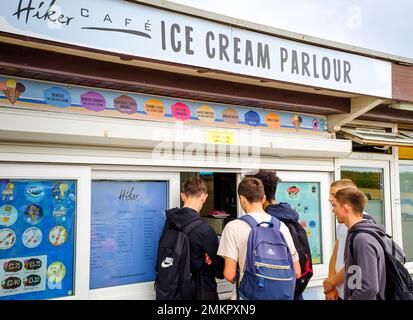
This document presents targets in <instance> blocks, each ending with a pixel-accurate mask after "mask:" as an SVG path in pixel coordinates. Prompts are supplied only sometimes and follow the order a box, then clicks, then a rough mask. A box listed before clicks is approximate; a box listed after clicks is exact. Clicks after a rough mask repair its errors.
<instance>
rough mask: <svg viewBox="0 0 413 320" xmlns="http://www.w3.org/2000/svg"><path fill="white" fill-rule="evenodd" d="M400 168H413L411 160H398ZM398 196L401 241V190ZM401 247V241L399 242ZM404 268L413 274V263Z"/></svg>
mask: <svg viewBox="0 0 413 320" xmlns="http://www.w3.org/2000/svg"><path fill="white" fill-rule="evenodd" d="M401 166H412V167H413V160H399V169H400V167H401ZM398 173H399V177H398V178H399V186H400V171H399V172H398ZM399 194H400V200H399V205H400V238H401V239H403V226H402V221H401V190H399ZM400 243H401V244H402V247H403V241H402V242H400ZM405 267H406V268H407V269H408V270H409V272H410V273H413V261H408V262H406V264H405Z"/></svg>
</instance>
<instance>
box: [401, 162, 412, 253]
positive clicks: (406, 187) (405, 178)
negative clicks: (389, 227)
mask: <svg viewBox="0 0 413 320" xmlns="http://www.w3.org/2000/svg"><path fill="white" fill-rule="evenodd" d="M400 199H401V213H402V234H403V249H404V252H405V253H406V258H407V261H413V232H412V230H413V165H401V166H400Z"/></svg>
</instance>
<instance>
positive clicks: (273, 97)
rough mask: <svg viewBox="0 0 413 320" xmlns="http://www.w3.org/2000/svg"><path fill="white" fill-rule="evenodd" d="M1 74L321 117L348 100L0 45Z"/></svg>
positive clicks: (346, 104) (346, 108) (338, 109)
mask: <svg viewBox="0 0 413 320" xmlns="http://www.w3.org/2000/svg"><path fill="white" fill-rule="evenodd" d="M0 73H6V74H8V75H14V76H21V77H29V78H35V79H42V80H50V81H57V82H65V83H72V84H81V85H85V86H95V87H100V88H108V89H117V90H125V91H132V92H142V93H148V94H157V95H167V96H172V97H178V98H185V99H192V100H201V101H210V102H218V103H227V104H235V105H243V106H250V107H251V106H254V107H262V108H269V109H275V110H286V111H296V112H303V113H316V114H322V115H328V114H338V113H348V112H349V111H350V99H349V98H342V97H332V96H326V95H319V94H311V93H304V92H297V91H289V90H283V89H277V88H268V87H261V86H254V85H248V84H241V83H235V82H230V81H224V80H216V79H208V78H203V77H196V76H190V75H184V74H179V73H172V72H166V71H161V70H155V69H149V68H141V67H134V66H130V65H124V64H121V63H119V64H117V63H113V62H106V61H100V60H94V59H90V58H84V57H78V56H73V55H67V54H61V53H56V52H51V51H45V50H39V49H34V48H29V47H23V46H16V45H12V44H6V43H0Z"/></svg>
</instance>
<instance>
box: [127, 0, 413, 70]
mask: <svg viewBox="0 0 413 320" xmlns="http://www.w3.org/2000/svg"><path fill="white" fill-rule="evenodd" d="M126 1H127V2H132V3H137V4H143V5H149V6H152V7H157V8H160V9H164V10H168V11H174V12H177V13H181V14H185V15H189V16H193V17H197V18H201V19H206V20H210V21H214V22H218V23H223V24H227V25H231V26H234V27H237V28H241V29H248V30H250V31H256V32H260V33H265V34H268V35H271V36H276V37H280V38H284V39H288V40H294V41H299V42H303V43H307V44H312V45H316V46H322V47H325V48H329V49H334V50H340V51H345V52H348V53H353V54H358V55H363V56H367V57H370V58H377V59H382V60H387V61H392V62H395V63H400V64H406V65H412V66H413V59H410V58H407V57H402V56H398V55H392V54H388V53H385V52H381V51H375V50H371V49H366V48H362V47H357V46H352V45H348V44H345V43H341V42H336V41H331V40H326V39H321V38H317V37H313V36H310V35H305V34H300V33H296V32H291V31H287V30H283V29H279V28H274V27H270V26H266V25H263V24H258V23H255V22H250V21H247V20H242V19H238V18H233V17H230V16H225V15H221V14H218V13H215V12H211V11H206V10H202V9H198V8H193V7H189V6H186V5H182V4H178V3H174V2H170V1H166V0H126Z"/></svg>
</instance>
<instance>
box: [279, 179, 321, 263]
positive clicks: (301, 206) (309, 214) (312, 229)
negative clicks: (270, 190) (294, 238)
mask: <svg viewBox="0 0 413 320" xmlns="http://www.w3.org/2000/svg"><path fill="white" fill-rule="evenodd" d="M276 199H277V202H278V203H280V202H287V203H288V204H290V206H291V207H292V208H293V209H295V210H296V211H297V212H298V215H299V223H300V224H301V225H302V226H303V228H304V229H305V230H306V232H307V237H308V242H309V244H310V249H311V256H312V260H313V264H319V263H322V254H321V253H322V246H321V210H320V184H319V183H318V182H280V183H279V184H278V187H277V194H276Z"/></svg>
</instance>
